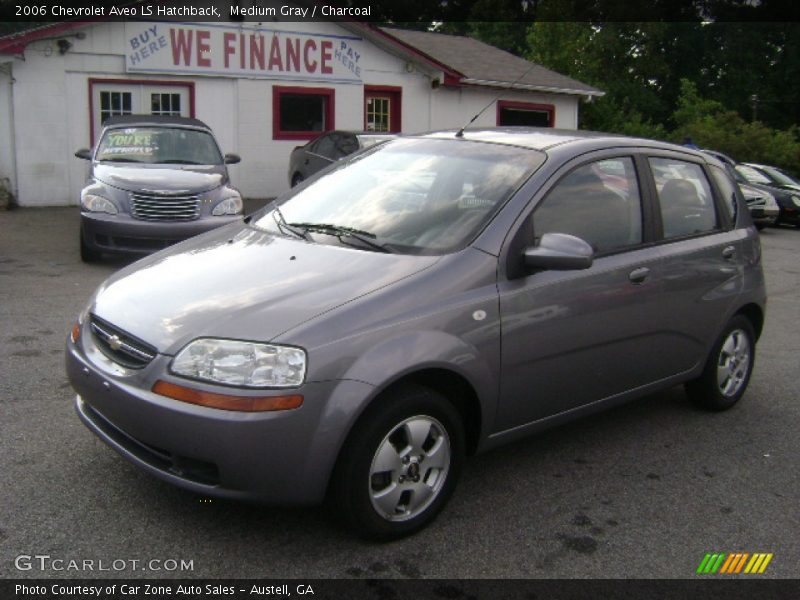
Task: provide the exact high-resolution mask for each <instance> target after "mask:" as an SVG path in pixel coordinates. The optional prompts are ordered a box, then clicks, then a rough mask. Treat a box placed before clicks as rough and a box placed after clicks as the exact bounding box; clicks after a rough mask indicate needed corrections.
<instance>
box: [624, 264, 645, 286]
mask: <svg viewBox="0 0 800 600" xmlns="http://www.w3.org/2000/svg"><path fill="white" fill-rule="evenodd" d="M649 276H650V269H648V268H647V267H640V268H638V269H634V270H633V271H631V273H630V275H628V279H630V280H631V283H644V281H645V280H646V279H647V278H648V277H649Z"/></svg>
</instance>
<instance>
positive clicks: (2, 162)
mask: <svg viewBox="0 0 800 600" xmlns="http://www.w3.org/2000/svg"><path fill="white" fill-rule="evenodd" d="M0 69H4V70H0V179H8V181H9V182H10V184H11V191H12V192H14V193H15V194H16V187H17V185H16V181H15V179H14V143H13V139H12V136H13V131H14V127H13V120H12V119H13V111H12V102H11V96H12V95H13V92H12V89H11V87H12V84H11V81H12V74H10V73H9V72H8V71H9V69H12V66H11V64H10V63H6V64H5V65H2V64H0Z"/></svg>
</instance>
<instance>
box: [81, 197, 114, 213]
mask: <svg viewBox="0 0 800 600" xmlns="http://www.w3.org/2000/svg"><path fill="white" fill-rule="evenodd" d="M81 206H82V207H83V208H84V209H85V210H88V211H89V212H101V213H108V214H109V215H115V214H117V213H118V212H119V211H118V210H117V206H116V205H115V204H114V203H113V202H112V201H111V200H109V199H108V198H104V197H103V196H96V195H94V194H81Z"/></svg>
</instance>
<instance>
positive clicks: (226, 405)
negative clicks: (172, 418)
mask: <svg viewBox="0 0 800 600" xmlns="http://www.w3.org/2000/svg"><path fill="white" fill-rule="evenodd" d="M153 392H155V393H156V394H161V395H162V396H166V397H167V398H172V399H174V400H180V401H181V402H189V403H191V404H199V405H201V406H208V407H210V408H220V409H222V410H236V411H242V412H265V411H270V410H291V409H293V408H298V407H299V406H300V405H302V404H303V397H302V396H300V395H294V396H230V395H228V394H216V393H214V392H204V391H202V390H195V389H192V388H188V387H184V386H182V385H177V384H175V383H169V382H167V381H162V380H160V379H159V380H158V381H156V383H155V385H153Z"/></svg>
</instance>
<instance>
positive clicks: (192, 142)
mask: <svg viewBox="0 0 800 600" xmlns="http://www.w3.org/2000/svg"><path fill="white" fill-rule="evenodd" d="M95 160H104V161H110V162H130V163H147V164H180V165H219V164H222V156H221V155H220V152H219V148H218V147H217V143H216V142H215V141H214V138H213V137H212V136H211V134H210V133H208V132H205V131H199V130H197V129H185V128H178V127H125V128H119V129H109V130H108V131H106V133H105V135H104V136H103V139H101V140H100V144H99V145H98V147H97V153H96V154H95Z"/></svg>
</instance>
